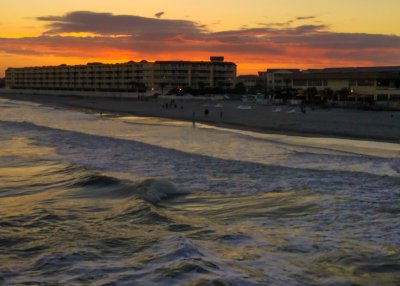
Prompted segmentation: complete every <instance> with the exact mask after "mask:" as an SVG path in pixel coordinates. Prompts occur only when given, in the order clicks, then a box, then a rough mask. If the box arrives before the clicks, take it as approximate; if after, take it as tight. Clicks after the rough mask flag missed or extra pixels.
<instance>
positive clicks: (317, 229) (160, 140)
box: [0, 99, 400, 286]
mask: <svg viewBox="0 0 400 286" xmlns="http://www.w3.org/2000/svg"><path fill="white" fill-rule="evenodd" d="M0 130H1V132H0V285H1V284H4V285H285V286H289V285H400V155H399V152H400V144H395V143H382V142H370V141H357V140H348V139H335V138H311V137H299V136H287V135H277V134H261V133H256V132H251V131H240V130H233V129H226V128H220V127H214V126H210V125H204V124H197V125H196V127H195V128H193V127H192V124H191V123H190V122H184V121H175V120H168V119H160V118H146V117H135V116H124V115H115V114H102V116H100V115H99V114H96V113H93V112H89V111H88V112H84V111H78V110H73V109H70V110H68V109H61V108H55V107H49V106H43V105H39V104H35V103H29V102H22V101H14V100H9V99H0Z"/></svg>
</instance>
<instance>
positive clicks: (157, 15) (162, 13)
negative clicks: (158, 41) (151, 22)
mask: <svg viewBox="0 0 400 286" xmlns="http://www.w3.org/2000/svg"><path fill="white" fill-rule="evenodd" d="M162 15H164V11H162V12H158V13H155V14H154V17H157V18H161V16H162Z"/></svg>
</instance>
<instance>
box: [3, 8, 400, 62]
mask: <svg viewBox="0 0 400 286" xmlns="http://www.w3.org/2000/svg"><path fill="white" fill-rule="evenodd" d="M160 13H161V12H160ZM311 17H314V16H306V17H297V20H303V19H306V18H307V19H313V18H311ZM299 18H301V19H299ZM38 20H40V21H44V22H47V23H48V25H47V27H48V30H47V31H46V32H45V33H43V35H41V36H39V37H33V38H19V39H8V38H0V51H3V52H6V53H10V54H21V55H28V54H31V55H56V56H76V57H86V56H88V57H90V56H93V54H98V55H101V56H105V55H106V56H109V57H112V55H111V53H110V52H109V51H110V50H112V51H117V52H118V51H120V52H123V53H125V54H129V53H132V54H133V53H135V54H138V55H143V57H148V58H157V57H158V56H159V55H161V54H162V55H166V54H170V55H171V58H175V55H176V53H186V54H192V55H195V54H205V53H210V54H212V53H215V54H218V53H221V54H222V53H224V54H226V55H227V54H229V55H233V56H234V55H238V58H259V59H260V60H265V61H266V60H270V61H271V60H274V59H273V57H279V58H280V59H283V60H284V59H286V60H290V59H298V60H299V61H304V63H305V64H306V63H307V62H306V61H307V59H310V58H312V59H313V60H315V61H318V59H320V60H321V61H322V60H335V59H341V60H347V61H349V62H350V61H352V62H354V61H362V62H365V61H374V60H376V61H378V60H381V61H382V62H377V64H399V63H400V37H399V36H397V35H381V34H366V33H364V34H363V33H335V32H332V31H331V30H330V27H329V26H326V25H300V26H296V27H293V26H292V22H293V21H288V22H284V23H266V24H263V26H260V27H257V28H248V27H247V26H242V27H241V28H240V29H237V30H228V31H220V32H212V31H210V29H209V28H208V27H206V26H204V25H199V24H198V23H196V22H193V21H189V20H168V19H161V18H157V19H155V18H146V17H140V16H130V15H113V14H110V13H94V12H88V11H78V12H72V13H68V14H66V15H64V16H47V17H39V18H38ZM68 33H90V34H94V35H96V36H94V37H71V36H66V35H65V34H68ZM116 35H118V37H116ZM121 35H122V36H121ZM300 53H302V56H300ZM388 55H389V56H388ZM307 57H308V58H307ZM389 58H391V62H388V61H389Z"/></svg>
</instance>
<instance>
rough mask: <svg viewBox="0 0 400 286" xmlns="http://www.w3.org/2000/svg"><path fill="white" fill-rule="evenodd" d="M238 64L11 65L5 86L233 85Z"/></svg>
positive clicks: (94, 88)
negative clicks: (22, 66) (12, 66)
mask: <svg viewBox="0 0 400 286" xmlns="http://www.w3.org/2000/svg"><path fill="white" fill-rule="evenodd" d="M235 77H236V64H234V63H231V62H224V59H223V57H211V59H210V61H208V62H206V61H204V62H201V61H198V62H193V61H156V62H147V61H141V62H133V61H131V62H127V63H121V64H102V63H89V64H87V65H75V66H69V65H60V66H44V67H26V68H9V69H7V71H6V77H5V80H6V87H8V88H12V89H39V90H40V89H43V90H85V91H129V90H135V89H144V88H146V89H147V90H153V91H155V90H159V89H160V88H161V86H162V88H180V87H193V88H201V87H223V88H228V87H232V86H233V83H234V79H235Z"/></svg>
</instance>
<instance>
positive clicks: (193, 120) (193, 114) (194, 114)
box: [192, 112, 196, 127]
mask: <svg viewBox="0 0 400 286" xmlns="http://www.w3.org/2000/svg"><path fill="white" fill-rule="evenodd" d="M192 123H193V127H196V112H193V113H192Z"/></svg>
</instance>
